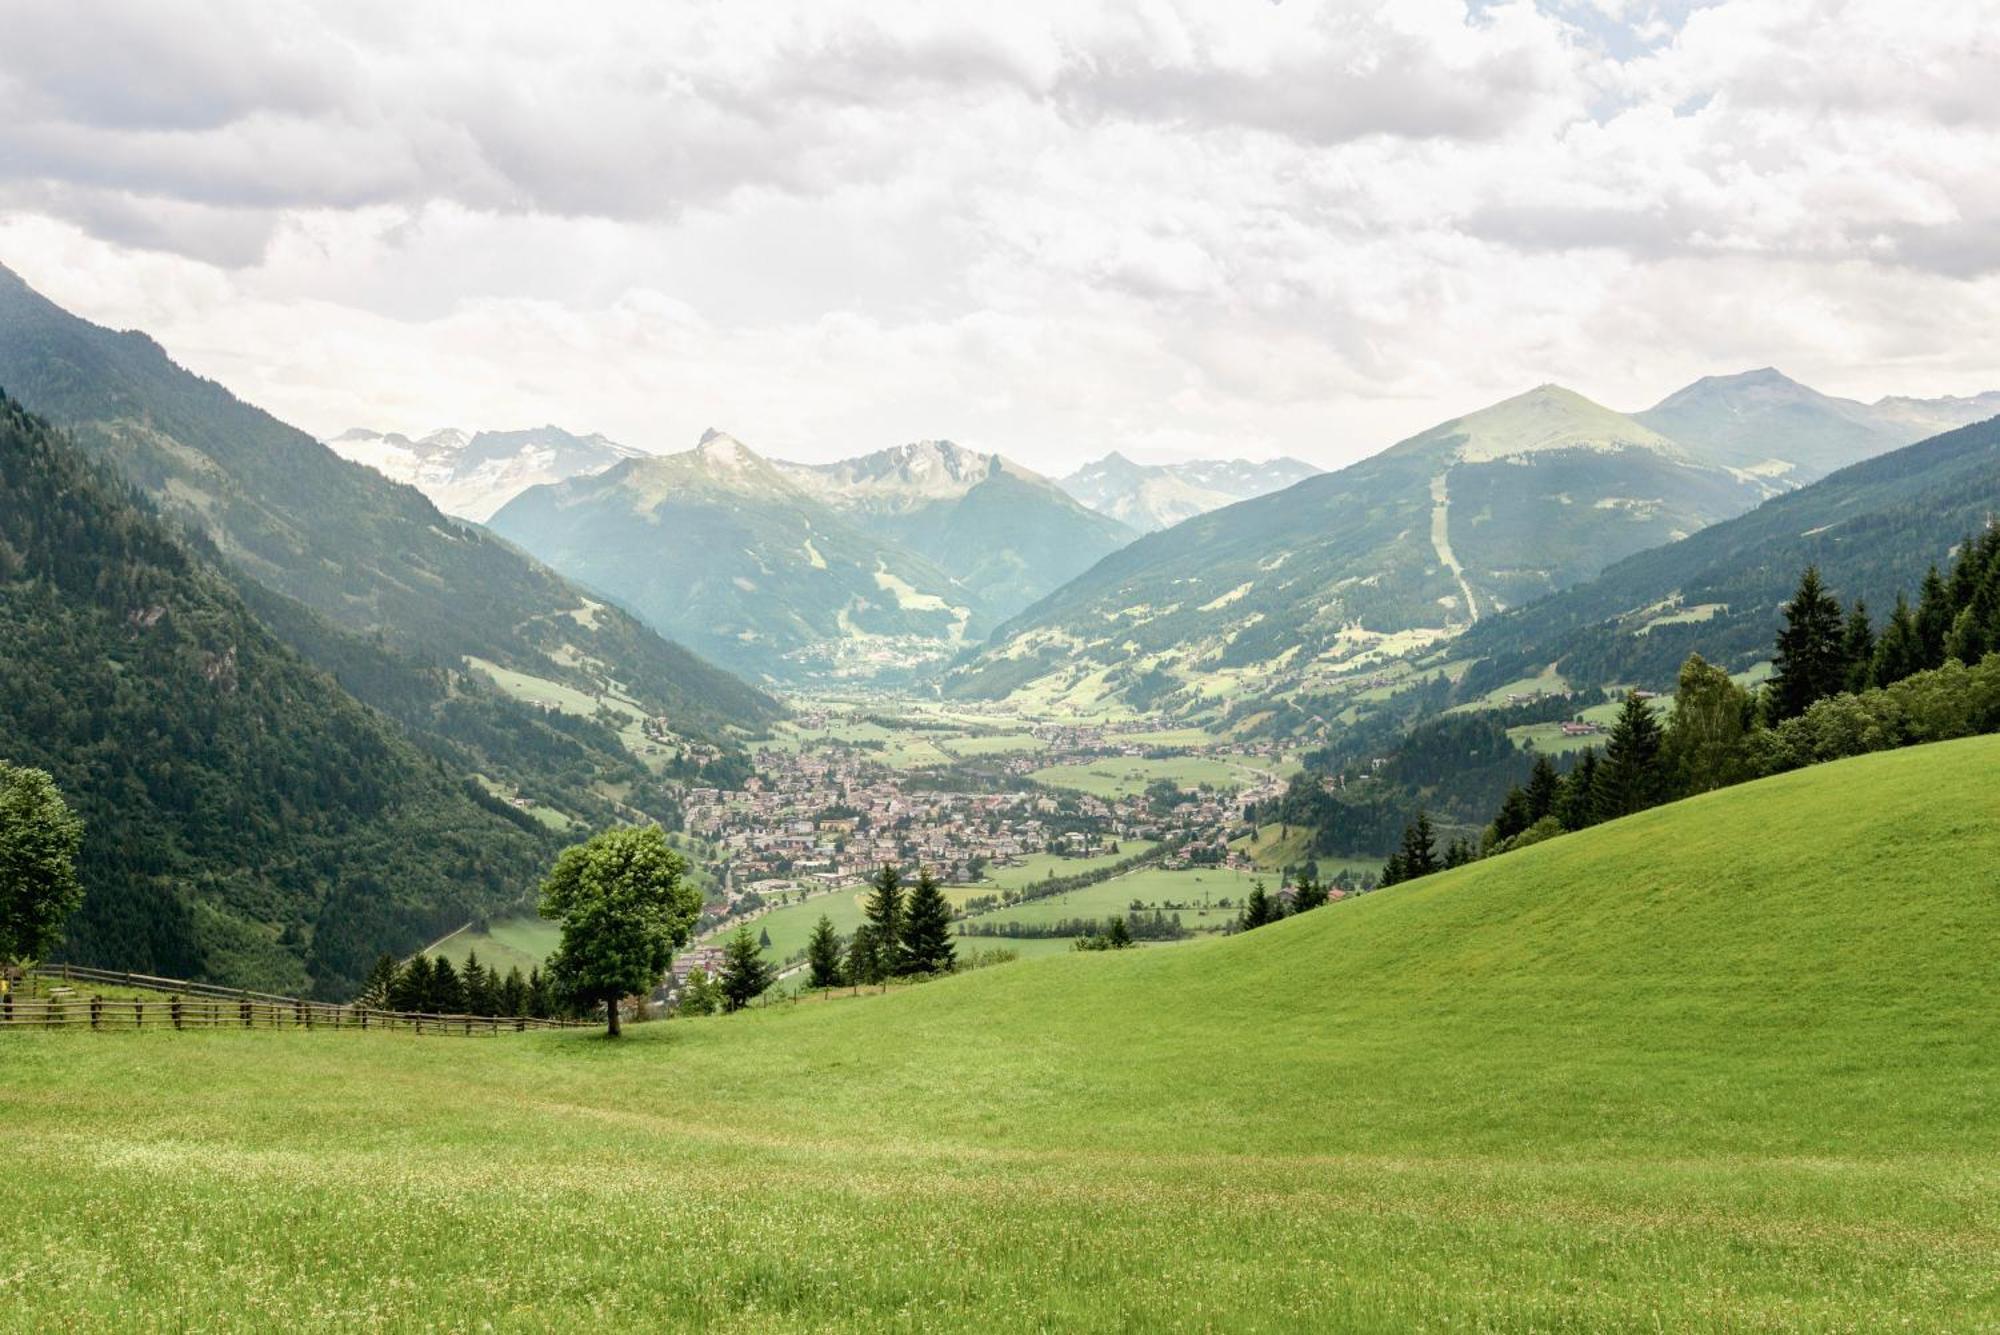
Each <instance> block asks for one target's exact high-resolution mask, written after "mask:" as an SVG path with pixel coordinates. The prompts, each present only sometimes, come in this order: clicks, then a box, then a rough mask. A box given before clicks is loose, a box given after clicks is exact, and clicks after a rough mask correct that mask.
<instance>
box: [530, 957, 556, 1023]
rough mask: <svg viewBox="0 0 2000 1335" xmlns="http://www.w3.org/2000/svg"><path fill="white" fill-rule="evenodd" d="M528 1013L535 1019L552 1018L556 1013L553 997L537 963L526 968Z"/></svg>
mask: <svg viewBox="0 0 2000 1335" xmlns="http://www.w3.org/2000/svg"><path fill="white" fill-rule="evenodd" d="M528 1014H529V1016H530V1017H532V1018H534V1019H537V1020H553V1019H554V1018H555V1014H556V1008H555V999H554V998H553V997H552V996H550V995H549V982H548V979H546V978H544V977H542V966H541V965H539V964H536V965H532V966H530V968H529V969H528Z"/></svg>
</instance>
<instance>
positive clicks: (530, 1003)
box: [355, 950, 574, 1020]
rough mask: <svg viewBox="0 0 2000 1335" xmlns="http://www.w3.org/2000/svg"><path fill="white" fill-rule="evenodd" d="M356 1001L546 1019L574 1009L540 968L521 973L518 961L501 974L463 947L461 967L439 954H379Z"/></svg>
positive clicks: (450, 1012)
mask: <svg viewBox="0 0 2000 1335" xmlns="http://www.w3.org/2000/svg"><path fill="white" fill-rule="evenodd" d="M355 1001H356V1004H357V1005H362V1006H369V1007H373V1008H376V1009H379V1010H392V1011H420V1012H423V1013H425V1014H432V1015H497V1016H504V1017H509V1018H512V1017H516V1016H526V1017H528V1018H530V1019H536V1020H548V1019H554V1018H556V1017H558V1016H567V1015H571V1014H574V1011H573V1009H572V1008H571V1007H569V1006H567V1005H564V1004H563V1003H562V1002H561V1001H560V1000H559V999H558V997H557V996H556V994H555V991H554V989H553V988H551V987H550V986H549V981H548V979H547V978H545V977H543V975H542V971H541V969H540V967H536V968H533V969H530V970H529V971H528V973H527V974H526V975H525V976H524V975H523V974H522V973H521V969H520V966H519V965H515V966H514V967H513V968H510V969H509V970H507V972H506V973H505V974H502V973H501V972H500V970H499V969H498V968H497V967H494V968H488V967H487V966H486V965H484V964H481V963H480V962H479V952H478V951H476V950H474V951H468V952H467V953H466V956H465V964H464V966H463V967H457V968H455V967H453V965H452V962H451V961H450V960H448V959H446V958H445V957H444V956H442V955H437V956H430V955H417V956H415V957H413V958H412V959H410V960H408V961H404V962H398V960H397V959H396V957H395V956H394V955H384V956H382V957H381V958H380V959H379V960H377V961H376V962H375V967H374V968H373V969H371V970H369V972H368V980H367V982H366V984H364V985H363V987H362V989H361V994H360V996H358V997H357V998H356V999H355Z"/></svg>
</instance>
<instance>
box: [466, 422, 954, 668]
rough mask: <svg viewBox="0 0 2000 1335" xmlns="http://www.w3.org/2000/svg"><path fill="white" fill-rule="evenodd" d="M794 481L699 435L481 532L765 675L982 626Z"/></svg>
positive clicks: (571, 484) (891, 525)
mask: <svg viewBox="0 0 2000 1335" xmlns="http://www.w3.org/2000/svg"><path fill="white" fill-rule="evenodd" d="M808 471H810V470H808ZM800 472H801V470H799V469H797V468H796V467H793V468H790V469H781V468H779V467H778V466H776V465H774V464H772V463H771V462H770V461H769V460H767V459H764V458H762V457H761V456H759V455H758V454H756V453H755V452H754V451H752V450H751V449H750V448H749V447H748V446H746V445H744V444H743V443H742V442H741V441H738V440H736V439H735V438H734V437H732V436H728V435H724V434H722V433H721V432H717V431H710V432H708V433H707V434H705V435H704V436H703V437H702V438H701V443H700V444H699V445H698V446H697V447H696V448H694V449H692V450H689V451H686V452H685V453H681V454H668V455H657V456H649V457H646V458H640V459H628V460H626V461H625V462H623V463H621V464H618V465H617V466H616V467H614V468H612V469H610V470H609V471H607V472H603V473H598V474H595V475H593V476H590V477H580V478H571V479H570V480H569V481H567V482H561V483H556V484H553V485H549V486H541V487H533V488H530V489H529V490H528V491H526V492H523V493H522V494H521V495H520V496H517V497H516V498H514V500H512V501H510V502H508V503H507V504H506V505H505V506H503V507H502V508H501V510H500V512H499V513H498V514H496V515H494V516H493V520H492V527H493V529H494V531H495V532H497V533H499V534H501V535H502V536H504V537H506V538H508V539H510V540H511V541H514V542H517V543H519V544H520V545H521V546H523V547H525V548H526V549H527V550H529V551H530V552H533V553H534V554H535V555H537V556H539V557H541V558H542V559H543V560H545V561H547V562H548V563H549V564H550V565H552V566H554V567H555V568H556V569H558V570H561V571H563V572H565V573H567V574H569V575H571V576H573V577H575V578H577V579H579V580H581V581H583V582H585V583H586V584H589V585H591V586H592V587H594V588H597V589H601V590H603V591H604V592H605V593H607V594H609V595H610V596H612V597H614V598H616V599H618V600H619V601H620V602H622V603H624V604H625V605H626V606H627V607H629V608H631V609H632V610H633V611H635V612H637V613H638V614H639V615H640V616H642V617H644V618H645V619H646V620H647V621H648V622H650V623H651V624H652V625H653V626H654V627H656V628H657V629H659V630H660V631H662V633H665V634H669V635H673V636H675V637H677V638H681V639H684V640H685V641H686V642H688V643H690V644H695V645H699V646H701V649H702V651H703V652H706V653H708V654H710V655H712V656H713V657H715V658H716V659H718V660H719V661H721V662H723V663H726V664H730V665H733V666H736V667H738V668H740V669H742V670H745V671H750V672H757V673H763V674H767V675H770V676H772V677H777V678H794V679H796V678H813V677H822V676H876V675H882V674H885V673H893V672H907V671H908V670H910V669H912V668H915V667H918V666H921V665H922V664H924V663H927V662H931V661H935V660H937V659H940V658H943V657H947V656H949V655H950V654H952V653H954V652H956V651H957V650H958V648H959V647H960V646H961V645H962V644H963V643H964V642H965V640H966V637H967V636H968V635H969V634H975V633H977V632H979V631H980V630H982V629H983V628H984V627H985V626H987V625H990V624H991V623H992V618H991V617H989V616H988V615H987V614H986V610H985V606H984V603H983V602H982V600H981V599H980V598H979V596H978V595H977V594H976V593H975V592H974V591H973V590H972V589H970V588H968V587H967V586H966V585H964V584H962V583H960V582H959V581H957V580H955V579H953V578H952V576H951V575H950V574H949V573H947V572H946V571H944V570H943V569H941V568H940V567H939V566H938V565H937V564H936V563H934V562H933V561H932V560H931V559H930V558H928V557H926V556H924V555H922V554H921V553H920V552H918V551H916V550H914V549H913V548H912V547H909V546H906V545H904V544H903V543H902V542H901V541H899V540H898V533H897V530H898V527H899V525H898V524H897V523H895V522H891V521H889V520H886V519H880V518H870V517H868V516H867V515H865V514H862V513H859V512H858V511H856V510H855V509H852V508H836V507H835V506H834V505H833V504H831V503H829V501H828V500H827V499H826V498H825V495H824V491H823V489H822V488H821V487H819V486H815V487H813V488H812V489H811V490H808V488H807V487H806V486H802V485H800V481H799V474H800ZM855 481H856V484H857V485H859V486H860V488H861V490H863V491H868V490H870V487H869V486H868V485H866V484H864V483H862V482H861V480H860V479H858V478H857V479H855ZM885 482H886V479H885ZM956 485H957V484H955V483H953V484H950V485H946V484H943V483H940V484H938V486H939V487H940V489H941V491H940V494H944V493H948V492H949V491H950V490H951V487H953V486H956ZM873 490H874V492H875V494H877V495H878V496H880V495H884V494H886V493H887V492H890V491H894V490H896V488H893V487H888V486H886V485H885V486H878V487H875V488H873Z"/></svg>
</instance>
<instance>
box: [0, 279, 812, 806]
mask: <svg viewBox="0 0 2000 1335" xmlns="http://www.w3.org/2000/svg"><path fill="white" fill-rule="evenodd" d="M0 386H4V387H5V388H6V389H7V390H8V392H9V393H11V394H14V395H15V396H16V397H17V398H18V399H19V400H20V401H21V402H23V403H24V404H26V405H27V406H28V407H29V408H31V409H33V410H34V411H36V412H38V413H41V414H42V415H44V416H46V417H49V418H51V419H52V420H54V421H56V422H57V423H58V424H59V425H61V426H63V427H65V428H66V429H67V430H69V431H70V432H71V433H72V435H73V437H74V439H75V440H76V442H77V443H78V444H79V445H81V446H82V447H83V448H84V449H85V450H86V451H87V452H88V453H90V454H91V455H93V456H94V457H97V458H100V459H104V460H106V461H108V462H109V463H111V464H112V465H113V466H114V467H115V468H116V469H117V470H118V471H119V472H120V473H121V474H122V475H124V476H125V477H126V478H127V479H128V480H130V481H131V482H132V483H133V484H134V485H136V486H137V487H139V488H140V489H141V490H142V491H143V492H145V493H146V494H147V495H148V496H149V497H151V498H152V500H153V501H154V503H155V504H156V505H157V506H158V507H159V508H160V510H161V511H162V513H163V514H164V515H166V516H167V517H168V518H170V519H172V520H173V521H175V522H179V523H183V524H186V525H189V526H191V527H192V528H194V529H195V530H197V531H199V532H200V533H202V534H203V535H205V537H206V538H207V539H208V540H210V541H212V542H213V543H214V544H215V546H216V548H217V549H218V551H219V552H220V553H221V554H222V556H223V557H224V558H225V560H226V563H227V565H228V566H229V568H230V569H231V570H232V572H235V573H236V574H238V575H240V576H241V577H242V579H241V581H240V583H241V591H242V593H243V596H244V597H245V598H246V599H248V600H250V601H251V602H252V603H253V604H255V606H256V609H257V611H258V614H259V615H260V616H263V617H265V618H266V619H267V621H268V622H269V624H271V625H272V626H273V627H275V628H277V629H279V630H280V631H281V633H286V634H288V635H292V636H296V638H295V639H292V640H290V641H288V642H291V643H293V644H294V647H296V648H298V649H299V650H300V651H301V652H302V653H305V654H306V655H307V656H308V657H309V658H311V659H312V660H313V661H314V662H316V663H318V664H320V665H321V666H322V667H325V668H326V669H327V670H328V671H332V672H336V673H339V674H341V676H342V680H343V682H344V684H346V685H347V686H348V689H350V690H351V691H353V692H354V693H355V694H356V695H358V696H359V697H360V698H362V699H363V700H365V701H366V702H367V703H369V704H373V705H376V706H377V707H379V708H382V709H384V710H386V711H388V712H390V713H392V714H394V715H396V716H397V717H398V718H399V720H401V721H403V722H404V723H405V724H406V725H408V726H410V727H411V728H412V729H414V730H416V731H417V732H418V733H421V734H423V737H424V740H425V743H426V745H430V744H432V743H433V742H434V743H435V744H436V745H438V746H450V747H452V748H457V749H458V750H459V751H462V752H465V753H468V754H469V755H470V756H471V757H472V758H473V759H475V760H476V761H477V767H478V768H479V769H480V770H481V771H482V772H483V773H486V774H488V776H489V777H491V778H493V779H495V780H498V781H501V782H502V783H503V784H504V785H505V786H507V787H510V788H523V787H532V788H533V789H534V790H535V791H536V793H537V794H538V795H539V799H540V800H542V801H545V802H557V803H558V807H559V810H560V811H562V812H565V813H566V814H567V815H569V816H572V817H575V818H578V819H582V820H585V821H587V822H591V823H596V822H597V821H598V820H599V819H601V818H602V817H603V816H604V815H606V814H607V813H608V812H610V811H611V810H613V809H614V808H615V807H616V805H617V804H620V803H623V802H624V800H625V798H624V796H623V795H624V794H625V793H627V792H628V788H627V784H628V782H629V781H630V779H631V776H632V772H633V770H634V767H636V766H639V765H640V764H641V763H642V762H643V763H644V765H645V766H647V767H649V768H652V767H657V766H659V765H662V764H664V763H666V762H667V761H668V759H669V749H670V748H663V749H657V750H653V751H649V750H648V748H649V747H655V746H656V744H655V743H654V742H651V741H648V740H644V739H643V738H642V736H641V732H642V727H643V726H644V725H646V724H647V723H648V721H651V724H652V727H653V728H654V730H655V731H656V732H664V733H667V734H670V735H671V736H673V737H677V738H680V739H683V740H686V739H700V740H705V741H719V742H723V743H730V739H732V738H734V737H736V736H738V735H739V734H741V733H745V732H747V733H752V734H754V733H757V732H760V731H761V730H762V729H763V728H764V727H765V726H766V724H767V723H768V722H769V721H770V720H771V719H773V718H775V717H776V716H777V715H778V714H779V713H780V712H781V709H780V706H778V704H777V703H776V702H775V701H774V700H772V699H771V698H770V697H768V696H766V695H765V694H763V693H762V692H760V691H757V690H755V689H753V688H751V687H750V686H748V685H747V684H745V683H744V682H742V681H741V680H739V679H737V678H735V677H733V676H731V675H729V674H728V673H726V672H723V671H722V670H720V669H718V668H716V667H714V666H713V665H711V664H709V663H706V662H704V661H702V660H701V659H699V658H697V657H696V656H695V655H693V654H691V653H689V652H688V651H687V650H686V649H684V648H682V647H680V646H679V645H676V644H672V643H669V642H668V641H666V640H663V639H662V638H660V637H659V636H658V635H657V634H655V633H654V632H652V631H650V630H648V629H647V628H646V627H644V626H643V625H641V624H640V623H639V622H638V621H637V620H635V619H634V618H632V617H631V616H629V615H627V614H625V613H623V612H621V611H619V610H618V609H617V608H615V607H611V606H608V605H606V604H605V603H604V602H603V601H602V600H601V599H592V598H590V597H588V596H587V595H585V594H584V593H583V592H582V591H581V590H579V589H577V588H576V587H575V586H574V585H572V584H570V583H568V582H567V581H565V580H564V579H562V578H561V577H560V576H558V575H556V574H555V573H554V572H553V571H550V570H548V569H547V568H545V567H543V566H541V565H538V564H537V563H535V562H534V561H532V560H530V559H528V558H527V557H526V556H524V555H523V554H522V553H521V552H519V551H517V550H516V549H514V548H513V547H511V546H509V545H508V544H506V543H504V542H502V541H500V540H498V539H497V538H495V537H493V536H492V535H491V534H488V533H486V532H484V531H482V530H480V529H477V528H474V527H470V526H467V525H464V524H460V523H457V522H455V521H453V520H450V519H447V518H446V517H445V516H444V515H442V514H440V513H439V512H438V510H437V508H436V507H435V506H433V505H432V504H431V502H430V501H428V500H427V499H425V498H424V496H423V495H422V494H421V493H419V492H417V491H416V490H414V489H413V488H410V487H407V486H404V485H401V484H399V483H395V482H392V481H390V480H389V479H387V478H385V477H383V476H382V475H381V474H380V473H377V472H376V471H375V470H373V469H371V468H365V467H362V466H360V465H358V464H353V463H349V462H347V461H345V460H343V459H341V458H339V457H338V456H336V455H335V454H334V453H333V452H332V451H331V450H329V449H327V448H326V447H325V446H324V445H321V444H320V443H319V442H318V441H316V440H314V439H313V438H312V437H310V436H308V435H306V434H305V433H304V432H301V431H298V430H296V429H295V428H293V427H290V426H287V425H286V424H284V423H283V422H280V421H278V420H277V419H276V418H274V417H272V416H270V415H269V414H268V413H265V412H263V411H262V410H260V409H258V408H256V407H253V406H252V405H250V404H247V403H244V402H242V401H241V400H239V399H237V398H236V397H235V396H233V395H232V394H230V393H229V392H228V391H227V390H226V389H224V388H222V387H221V386H220V385H217V384H215V383H213V382H211V381H206V380H202V379H200V378H198V377H196V376H194V375H192V374H190V373H189V372H187V371H185V370H183V369H182V368H180V367H179V366H176V365H175V364H174V363H173V362H172V361H171V360H169V359H168V357H167V355H166V353H165V352H164V351H163V350H162V349H161V348H160V346H159V345H158V344H156V343H154V342H153V341H152V340H151V339H150V338H147V337H146V336H145V335H144V334H140V333H114V332H113V331H111V330H108V329H103V328H100V327H99V326H96V325H93V324H90V323H88V322H87V321H84V320H80V319H78V318H76V317H75V316H73V315H70V314H69V313H67V312H65V311H63V310H61V309H60V308H59V307H57V306H55V305H54V304H52V303H50V302H49V301H47V300H45V299H44V298H42V297H41V296H39V295H38V294H36V293H35V292H33V291H32V290H31V289H30V288H29V287H28V286H27V285H26V284H25V283H23V282H22V281H21V280H20V279H19V278H18V277H16V276H15V275H13V274H12V273H11V272H8V271H6V270H5V269H0ZM308 609H309V610H310V612H311V613H312V614H314V615H311V616H305V615H300V613H301V612H302V611H304V610H308ZM564 711H568V713H567V714H565V713H564ZM606 718H609V719H613V720H615V722H613V723H609V724H607V723H605V722H604V721H603V720H604V719H606ZM579 748H581V750H582V752H583V753H587V755H586V754H580V752H579ZM564 803H566V805H563V804H564ZM640 809H641V810H646V811H649V812H653V813H659V812H661V811H662V810H663V809H662V808H661V807H660V806H659V805H658V804H657V803H655V802H650V801H649V802H648V803H647V804H646V806H644V807H642V808H640Z"/></svg>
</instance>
